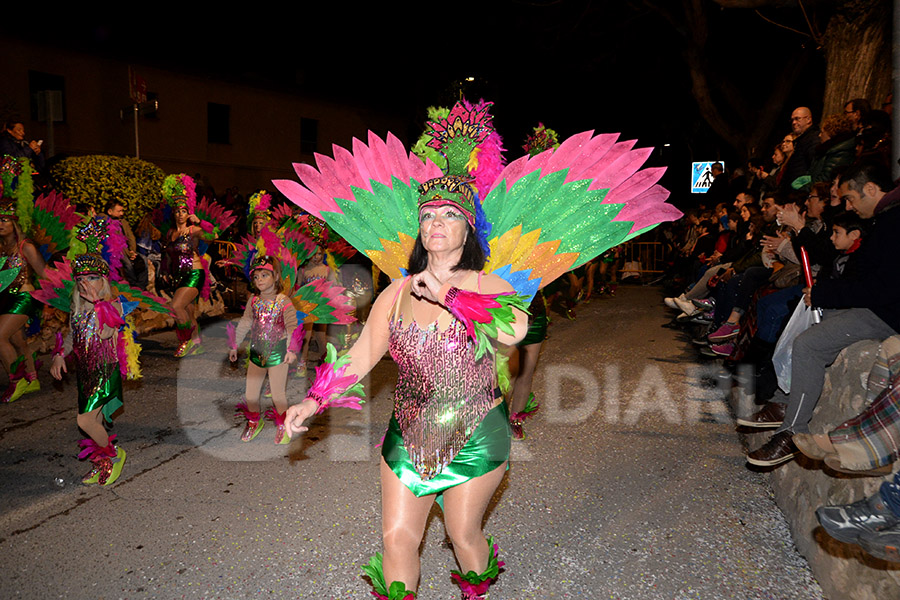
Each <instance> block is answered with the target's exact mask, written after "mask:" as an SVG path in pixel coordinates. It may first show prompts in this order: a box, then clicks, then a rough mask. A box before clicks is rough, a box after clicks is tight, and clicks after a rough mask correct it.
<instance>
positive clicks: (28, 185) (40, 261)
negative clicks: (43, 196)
mask: <svg viewBox="0 0 900 600" xmlns="http://www.w3.org/2000/svg"><path fill="white" fill-rule="evenodd" d="M0 181H2V183H0V188H2V200H0V257H3V258H4V264H3V268H4V269H18V275H16V277H15V279H14V280H13V281H12V283H10V285H9V286H8V287H7V288H6V289H5V290H3V291H2V292H0V362H2V363H3V368H4V369H6V372H7V373H8V374H9V386H8V387H7V388H6V390H5V391H4V392H3V393H2V396H0V402H3V403H7V402H13V401H15V400H17V399H18V398H20V397H22V395H23V394H27V393H29V392H36V391H38V390H40V389H41V384H40V382H39V381H38V379H37V372H36V369H35V366H34V357H33V355H32V353H31V351H30V350H29V348H28V342H27V341H26V338H25V327H26V325H27V324H28V322H29V320H31V319H38V318H40V313H41V304H40V302H36V301H35V300H34V298H33V297H32V294H33V292H34V289H35V288H34V283H33V281H34V278H35V276H37V277H40V276H41V275H43V272H44V258H43V257H42V256H41V253H40V252H38V249H37V247H36V246H35V245H34V244H33V243H32V242H31V241H30V240H29V239H28V238H27V237H26V235H25V233H24V232H27V231H28V230H29V228H30V225H31V216H32V211H33V209H34V200H33V197H32V189H33V188H32V182H31V166H30V165H29V163H28V160H27V159H24V158H21V159H15V158H12V157H10V156H4V157H3V159H2V161H0Z"/></svg>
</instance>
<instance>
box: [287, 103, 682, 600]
mask: <svg viewBox="0 0 900 600" xmlns="http://www.w3.org/2000/svg"><path fill="white" fill-rule="evenodd" d="M431 126H432V132H433V133H432V135H433V138H434V139H433V142H432V147H436V148H438V149H440V150H442V152H444V154H445V155H446V156H447V162H448V166H447V169H448V174H444V173H442V172H441V170H440V169H439V168H438V167H437V166H435V165H434V163H432V162H430V161H427V162H425V163H423V162H422V161H420V160H419V159H418V158H417V157H415V156H414V155H413V156H410V155H409V154H408V153H407V152H406V150H405V149H404V148H403V146H402V144H401V143H400V142H399V140H398V139H397V138H396V137H394V136H392V135H390V136H388V139H387V141H383V140H381V139H379V138H378V137H376V136H375V135H374V134H372V133H370V134H369V138H368V140H369V142H368V145H366V144H364V143H362V142H354V148H353V152H352V153H351V152H349V151H346V150H340V152H339V154H340V156H339V159H337V160H332V159H329V158H327V157H323V156H320V157H318V159H317V160H318V165H319V168H318V170H316V169H313V168H310V167H308V166H305V167H304V168H302V169H301V168H300V167H299V166H298V168H297V172H298V174H300V177H301V178H302V180H303V183H304V184H305V186H302V185H300V184H298V183H296V182H293V181H276V182H275V184H276V185H277V186H278V188H279V189H280V190H281V191H282V192H283V193H284V194H285V196H287V197H288V199H290V200H291V201H293V202H295V203H297V204H299V205H300V206H301V207H302V208H304V209H305V210H307V211H309V212H310V213H311V214H313V215H314V216H320V215H321V216H323V217H325V218H327V219H328V221H329V225H331V226H332V227H334V229H335V230H336V231H337V233H338V234H340V235H341V236H343V237H344V238H345V239H346V240H347V241H348V242H350V243H351V244H352V245H353V246H355V247H356V248H357V249H358V250H360V251H362V252H364V253H366V254H367V255H368V256H369V257H370V258H371V259H372V260H373V262H375V263H376V264H377V265H378V266H379V268H381V269H382V270H383V271H385V272H386V273H388V274H389V275H390V276H391V277H395V278H398V279H399V280H398V281H395V282H394V283H392V284H391V285H390V286H389V287H388V288H387V289H386V290H385V291H384V292H383V293H382V294H381V295H380V296H379V298H378V299H377V300H376V301H375V304H374V306H373V308H372V312H371V313H370V315H369V319H368V320H367V322H366V326H365V328H364V329H363V332H362V334H361V335H360V337H359V340H358V341H357V342H356V344H354V346H353V347H352V348H351V349H350V351H349V352H348V353H347V354H346V355H345V356H343V357H342V358H341V359H339V360H338V359H336V356H335V353H334V352H333V349H330V351H329V356H328V359H329V360H327V361H326V363H325V364H323V365H321V366H319V367H318V368H317V369H316V380H315V383H314V384H313V385H312V386H311V387H310V389H309V391H308V392H307V397H306V399H304V400H303V402H301V403H300V404H297V405H294V406H291V407H290V408H288V414H287V420H286V424H287V429H288V433H289V434H290V435H294V434H296V433H300V432H302V431H305V430H306V427H305V426H304V425H303V422H304V421H305V419H307V418H308V417H310V416H311V415H312V414H314V413H316V412H321V411H322V410H324V409H325V408H327V407H329V406H351V407H358V405H359V401H360V400H359V398H358V397H356V396H355V395H354V394H357V393H359V391H360V388H361V384H360V382H359V379H360V378H362V377H363V376H365V375H366V373H368V371H369V370H370V369H371V368H372V367H373V366H374V365H375V364H376V363H377V362H378V361H379V360H380V359H381V357H382V355H383V354H384V352H385V351H386V350H390V352H391V356H392V357H393V358H394V360H395V361H396V362H397V364H398V370H399V378H398V382H397V388H396V392H395V394H394V415H393V418H392V420H391V424H390V425H389V428H388V431H387V434H386V436H385V441H384V444H383V446H382V462H381V467H380V470H381V490H382V499H383V502H382V538H383V540H384V545H385V547H384V555H383V556H382V555H381V554H377V555H376V557H375V558H374V559H373V560H372V561H371V562H370V564H369V565H368V566H367V567H365V568H364V570H365V572H366V573H367V575H369V577H370V578H371V580H372V583H373V585H374V587H375V595H376V597H378V598H381V599H388V600H398V599H402V600H408V599H409V598H415V597H416V592H415V590H416V588H417V586H418V580H419V552H418V550H419V545H420V543H421V540H422V537H423V535H424V531H425V525H426V522H427V518H428V514H429V512H430V510H431V506H432V504H433V502H434V501H435V500H437V499H441V500H442V502H443V509H444V523H445V526H446V528H447V532H448V534H449V535H450V538H451V540H452V542H453V550H454V553H455V554H456V559H457V561H458V563H459V566H460V570H456V571H452V576H453V579H454V581H456V582H457V583H458V584H459V585H460V588H461V589H462V591H463V597H464V598H466V599H467V600H472V599H476V598H484V597H485V594H486V592H487V589H488V587H489V586H490V585H491V583H492V582H493V580H494V578H496V576H497V574H498V572H499V568H500V567H501V566H502V563H501V562H500V561H499V560H498V557H497V547H496V546H495V545H494V544H493V540H492V539H485V536H484V534H483V532H482V529H481V528H482V522H483V520H484V512H485V510H486V508H487V505H488V503H489V501H490V498H491V497H492V495H493V494H494V491H495V490H496V489H497V486H498V485H499V484H500V481H501V479H502V477H503V474H504V472H505V470H506V465H507V460H508V456H509V447H510V428H509V420H508V419H509V417H508V414H507V412H506V410H505V404H504V403H503V402H502V399H501V398H499V393H498V391H496V386H497V380H496V370H495V363H494V353H493V343H494V341H496V342H499V343H504V344H514V343H516V342H518V341H519V340H521V339H522V338H523V337H524V335H525V331H526V327H527V318H526V316H525V312H524V308H525V306H526V305H527V302H528V301H530V300H531V297H532V296H533V294H534V293H535V292H536V291H537V290H538V289H540V287H541V284H542V283H547V282H548V281H551V280H553V279H555V278H556V277H559V276H560V275H562V274H563V273H565V272H566V271H568V270H570V269H572V268H575V267H577V266H579V265H580V264H583V263H584V262H586V261H588V260H590V259H591V258H593V257H594V256H596V255H597V254H599V253H600V252H602V251H603V250H605V249H606V248H608V247H610V246H611V245H614V244H615V243H618V242H619V241H622V240H626V239H629V238H630V237H633V236H635V235H637V234H638V233H640V232H641V231H643V230H644V229H647V228H649V227H650V226H653V225H655V224H656V223H658V222H660V221H663V220H672V219H675V218H677V217H678V216H680V213H679V212H678V211H677V210H676V209H674V208H672V207H669V206H668V205H665V204H664V200H665V198H666V197H667V195H668V194H667V192H665V190H663V189H662V188H661V187H659V186H657V185H655V184H656V181H657V180H658V179H659V177H661V176H662V171H661V170H660V171H658V172H655V173H654V172H648V171H645V172H643V173H642V174H641V175H640V176H638V177H633V176H634V175H635V172H636V171H637V169H638V168H639V167H640V165H641V164H642V162H643V160H644V159H646V156H647V155H648V154H649V152H648V151H642V150H636V151H632V150H631V147H632V146H633V142H623V143H621V144H617V143H616V137H617V136H614V135H613V136H596V137H594V136H593V134H592V133H591V132H588V133H585V134H580V135H579V136H575V137H574V138H572V139H571V142H564V143H563V144H562V145H561V146H560V148H559V149H558V150H557V151H556V152H554V151H548V152H547V153H543V154H541V155H539V156H537V157H534V159H528V158H527V157H526V158H523V159H519V160H518V161H515V162H513V163H511V164H510V165H508V166H507V167H506V168H505V169H504V170H503V171H502V172H501V173H500V175H499V176H498V177H497V178H496V179H495V180H494V182H493V183H491V184H489V185H488V186H486V187H485V189H484V190H481V188H479V190H480V191H481V193H483V194H484V195H485V196H486V197H485V200H484V206H483V210H482V206H481V202H480V199H479V197H478V196H477V195H476V193H475V192H474V190H473V189H472V187H471V186H470V185H469V181H470V177H469V176H468V171H469V169H470V167H469V165H472V163H473V162H475V163H477V153H475V152H473V150H475V149H477V147H478V144H479V143H480V142H481V141H483V140H484V139H485V138H486V137H487V135H489V133H490V131H491V127H490V116H489V115H488V114H487V107H486V106H484V107H478V108H473V109H467V108H466V107H464V106H462V105H460V104H458V105H457V106H455V107H454V108H453V109H452V110H451V111H450V114H449V115H448V117H447V119H445V120H441V121H440V122H438V123H432V124H431ZM636 200H637V201H636ZM486 255H489V257H490V258H489V261H486V260H485V257H486ZM405 274H408V275H409V276H407V277H403V275H405ZM513 290H516V291H517V292H518V294H516V293H514V292H513Z"/></svg>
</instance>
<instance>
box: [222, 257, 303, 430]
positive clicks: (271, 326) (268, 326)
mask: <svg viewBox="0 0 900 600" xmlns="http://www.w3.org/2000/svg"><path fill="white" fill-rule="evenodd" d="M250 279H251V281H252V284H251V285H252V286H253V288H255V291H256V294H254V295H253V296H251V297H250V300H249V301H248V302H247V308H246V309H245V310H244V316H243V317H241V320H240V323H238V326H237V331H236V333H235V336H234V340H233V341H232V342H231V350H230V352H229V353H228V358H229V360H231V361H232V362H234V361H236V360H237V356H238V347H239V346H240V345H241V343H242V342H243V341H244V338H245V337H246V336H247V333H248V332H249V333H250V364H249V365H248V367H247V388H246V392H245V394H244V399H245V400H244V402H241V403H240V404H239V405H238V410H239V411H240V412H241V413H243V415H244V417H245V418H246V419H247V424H246V426H245V427H244V431H243V433H242V434H241V441H244V442H249V441H251V440H253V439H254V438H255V437H256V436H257V435H259V432H260V431H262V428H263V421H262V420H261V419H260V407H259V395H260V390H261V389H262V384H263V381H265V379H266V375H268V376H269V385H270V388H271V390H272V403H273V404H274V405H275V408H274V412H273V411H272V410H270V411H269V412H267V413H266V416H267V417H269V418H270V419H272V420H273V421H274V422H275V427H276V431H275V443H276V444H286V443H288V442H289V441H290V439H291V438H290V437H289V436H286V435H285V434H284V413H285V411H286V410H287V395H286V392H287V376H288V366H289V365H290V364H291V363H293V362H294V361H295V360H297V352H298V350H299V348H297V345H298V337H299V336H294V330H295V329H296V328H297V310H296V309H295V308H294V305H293V303H292V302H291V299H290V298H288V297H287V296H286V295H285V294H284V293H283V290H282V288H281V285H282V280H281V269H280V267H279V265H278V262H277V261H276V260H274V259H273V258H271V257H269V256H260V257H258V258H256V259H255V260H254V261H253V265H252V267H251V271H250Z"/></svg>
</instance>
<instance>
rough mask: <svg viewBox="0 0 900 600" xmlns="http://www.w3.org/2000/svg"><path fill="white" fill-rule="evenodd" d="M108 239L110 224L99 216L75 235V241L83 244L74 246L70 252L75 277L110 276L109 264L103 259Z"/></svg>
mask: <svg viewBox="0 0 900 600" xmlns="http://www.w3.org/2000/svg"><path fill="white" fill-rule="evenodd" d="M108 238H109V224H108V223H107V219H105V218H104V217H101V216H99V215H98V216H95V217H94V218H92V219H90V220H89V221H87V222H85V223H84V224H82V226H81V227H80V228H79V229H78V232H77V233H76V234H75V239H76V240H78V241H79V242H81V244H72V247H71V249H70V251H69V255H70V256H69V258H70V260H71V261H72V274H73V275H74V276H75V277H82V276H84V275H100V276H101V277H108V276H109V263H107V262H106V260H105V259H104V258H103V243H104V242H105V241H106V240H107V239H108Z"/></svg>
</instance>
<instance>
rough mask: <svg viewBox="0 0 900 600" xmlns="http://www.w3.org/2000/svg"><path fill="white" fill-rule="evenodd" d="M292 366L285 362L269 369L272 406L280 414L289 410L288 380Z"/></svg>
mask: <svg viewBox="0 0 900 600" xmlns="http://www.w3.org/2000/svg"><path fill="white" fill-rule="evenodd" d="M289 368H290V365H289V364H288V363H287V362H283V363H281V364H280V365H277V366H275V367H269V388H270V389H271V390H272V404H274V405H275V410H277V411H278V412H279V414H284V411H286V410H287V378H288V369H289Z"/></svg>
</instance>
